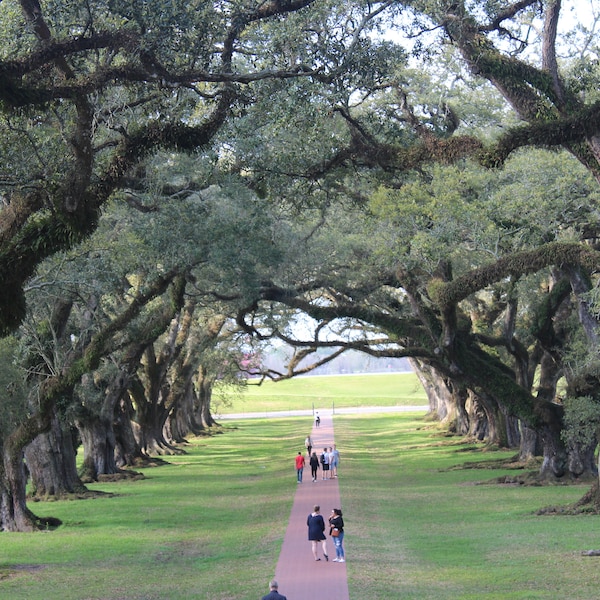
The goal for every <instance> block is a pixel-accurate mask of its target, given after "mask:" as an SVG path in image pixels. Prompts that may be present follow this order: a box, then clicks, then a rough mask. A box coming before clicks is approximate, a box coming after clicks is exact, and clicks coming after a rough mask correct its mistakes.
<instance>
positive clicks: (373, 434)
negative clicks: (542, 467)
mask: <svg viewBox="0 0 600 600" xmlns="http://www.w3.org/2000/svg"><path fill="white" fill-rule="evenodd" d="M373 385H374V386H375V385H376V384H375V383H373ZM311 424H312V419H311V418H310V417H285V418H271V419H265V418H260V419H247V420H243V419H241V420H236V421H224V428H223V433H222V434H219V435H213V436H211V437H199V438H195V439H191V440H190V443H189V445H188V446H187V454H185V455H182V456H176V457H170V458H169V464H167V465H165V466H162V467H154V468H147V469H144V470H143V472H144V474H145V475H146V479H144V480H139V481H122V482H120V483H103V484H95V485H93V486H90V487H93V488H94V489H97V490H102V491H105V492H108V493H112V494H114V496H112V497H109V496H106V497H102V498H97V499H93V500H74V501H61V502H52V503H35V504H33V505H32V509H33V510H34V512H36V513H37V514H39V515H52V516H56V517H59V518H60V519H62V520H63V523H64V524H63V525H62V526H61V527H60V528H58V529H57V530H55V531H49V532H40V533H35V534H17V533H6V532H4V533H1V534H0V598H7V599H11V600H12V599H15V600H16V599H19V600H21V599H23V600H42V599H44V600H55V599H56V600H59V599H61V600H92V599H93V600H109V599H110V600H116V599H119V600H141V599H144V600H158V599H162V600H165V599H167V600H188V599H192V598H198V599H205V600H256V599H257V598H260V597H261V596H262V595H263V594H264V593H266V582H267V581H268V579H269V578H270V577H271V576H272V574H273V572H274V569H275V566H276V563H277V559H278V556H279V551H280V547H281V542H282V539H283V535H284V533H285V527H286V522H287V519H288V517H289V514H290V509H291V504H292V502H293V497H294V493H295V491H296V487H297V484H296V482H295V473H294V469H293V457H294V455H295V454H296V451H297V449H298V448H299V447H302V444H303V439H304V436H305V435H306V429H307V427H309V426H310V425H311ZM334 426H335V437H336V443H337V445H338V447H339V448H340V451H341V456H342V463H341V465H340V478H339V485H340V493H341V498H342V507H343V509H344V518H345V520H346V539H345V546H346V552H347V558H348V562H347V565H346V566H347V570H348V581H349V590H350V598H351V599H352V600H379V599H381V600H384V599H385V600H389V599H390V598H393V599H396V598H397V599H406V600H411V599H417V598H418V599H420V600H422V599H441V600H446V599H448V600H449V599H453V600H457V599H459V600H460V599H475V598H477V599H481V598H484V599H498V600H500V599H502V600H504V599H548V600H550V599H552V600H554V599H557V598H569V599H570V600H584V599H585V600H589V599H590V598H595V597H597V596H598V592H597V590H598V589H599V587H600V572H599V570H598V569H597V568H596V567H597V561H598V560H600V559H599V558H594V557H588V556H583V555H582V551H584V550H589V549H597V548H600V539H599V536H598V530H599V529H600V519H599V518H598V517H595V516H578V517H572V516H571V517H567V516H561V517H550V516H543V517H542V516H536V514H535V511H536V510H537V509H538V508H541V507H544V506H548V505H565V504H568V503H571V502H573V501H575V500H577V499H578V498H580V497H581V496H582V495H583V494H584V493H585V491H587V486H586V485H580V486H549V487H516V486H500V485H496V484H493V483H490V482H491V480H492V478H494V477H496V476H498V475H500V474H504V473H507V472H508V471H507V470H504V469H498V468H490V469H483V468H478V469H473V468H470V469H464V468H461V466H462V465H464V464H465V463H467V462H470V461H483V462H484V463H485V462H489V464H490V465H495V461H496V460H497V459H499V458H504V457H509V456H510V455H511V453H509V452H494V451H491V450H488V449H486V448H485V447H483V446H482V445H478V444H469V443H466V442H465V441H464V440H461V439H459V438H451V437H446V436H444V435H443V433H442V432H441V431H440V430H439V428H438V427H437V426H436V425H435V424H433V423H431V422H429V421H428V420H427V419H425V418H424V415H423V414H422V413H388V414H372V415H344V416H335V418H334ZM307 552H309V548H308V547H307ZM306 576H307V577H310V573H307V574H306ZM282 592H283V593H285V590H284V589H282ZM289 600H327V599H325V598H323V599H317V598H315V599H298V598H289Z"/></svg>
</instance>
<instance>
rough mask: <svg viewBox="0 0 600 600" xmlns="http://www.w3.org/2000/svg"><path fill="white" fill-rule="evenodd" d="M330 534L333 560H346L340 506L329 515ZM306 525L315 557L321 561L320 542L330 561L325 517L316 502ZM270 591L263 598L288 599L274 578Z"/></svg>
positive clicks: (273, 599) (341, 561)
mask: <svg viewBox="0 0 600 600" xmlns="http://www.w3.org/2000/svg"><path fill="white" fill-rule="evenodd" d="M328 521H329V535H330V536H331V539H332V540H333V545H334V547H335V558H334V559H333V561H332V562H338V563H343V562H346V558H345V554H344V519H343V517H342V510H341V509H340V508H334V509H333V510H332V511H331V514H330V515H329V519H328ZM306 525H307V526H308V539H309V541H310V543H311V546H312V553H313V557H314V559H315V560H316V561H320V560H321V558H320V557H319V555H318V549H319V544H321V550H322V552H323V557H324V558H325V560H326V561H329V555H328V554H327V536H326V535H325V519H324V518H323V515H321V507H320V506H319V505H318V504H316V505H315V506H314V507H313V510H312V512H311V513H310V514H309V515H308V517H307V519H306ZM269 590H270V592H269V593H268V594H267V595H266V596H263V597H262V600H286V597H285V596H283V595H281V594H280V593H279V584H278V583H277V581H276V580H274V579H273V580H272V581H271V582H270V583H269Z"/></svg>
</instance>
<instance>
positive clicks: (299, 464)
mask: <svg viewBox="0 0 600 600" xmlns="http://www.w3.org/2000/svg"><path fill="white" fill-rule="evenodd" d="M304 462H305V461H304V454H302V452H298V455H297V456H296V476H297V477H298V483H302V473H303V472H304Z"/></svg>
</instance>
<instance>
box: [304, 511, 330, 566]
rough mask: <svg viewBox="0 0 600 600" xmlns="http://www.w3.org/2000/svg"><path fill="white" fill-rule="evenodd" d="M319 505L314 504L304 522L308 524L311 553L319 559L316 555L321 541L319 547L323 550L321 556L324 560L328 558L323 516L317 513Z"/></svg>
mask: <svg viewBox="0 0 600 600" xmlns="http://www.w3.org/2000/svg"><path fill="white" fill-rule="evenodd" d="M320 510H321V507H320V506H319V505H318V504H315V506H314V508H313V511H312V512H311V513H310V515H308V518H307V519H306V524H307V525H308V539H309V541H310V543H311V547H312V553H313V556H314V558H315V560H321V559H320V558H319V557H318V556H317V547H318V545H319V542H321V549H322V550H323V556H324V557H325V560H329V556H328V555H327V537H326V536H325V520H324V519H323V516H322V515H321V514H319V511H320Z"/></svg>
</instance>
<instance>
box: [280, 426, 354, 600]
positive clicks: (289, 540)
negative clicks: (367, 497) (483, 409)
mask: <svg viewBox="0 0 600 600" xmlns="http://www.w3.org/2000/svg"><path fill="white" fill-rule="evenodd" d="M311 438H312V441H313V445H314V448H313V451H315V452H316V453H317V456H318V455H319V454H320V453H321V452H322V451H323V448H324V447H325V446H327V447H328V448H329V446H333V443H334V437H333V420H332V417H331V416H328V415H323V414H321V426H320V427H314V426H313V429H312V433H311ZM343 458H344V457H343V449H342V461H343ZM343 469H344V467H343V462H342V465H341V468H340V475H341V476H342V477H343V473H344V471H343ZM318 473H319V475H318V480H317V482H316V483H313V482H312V479H311V475H310V466H308V465H307V467H305V469H304V477H303V479H304V481H303V483H302V484H296V495H295V497H294V504H293V506H292V514H291V515H290V520H289V523H288V526H287V530H286V532H285V537H284V539H283V544H282V546H281V554H280V555H279V561H278V562H277V567H276V569H275V579H277V581H278V582H279V593H280V594H283V595H284V596H286V597H287V599H288V600H349V595H348V581H347V577H346V563H335V562H331V561H332V559H333V558H335V549H334V546H333V540H332V539H331V538H330V537H329V536H327V553H328V554H329V562H326V561H325V560H324V559H323V557H322V552H321V545H320V544H319V551H318V555H319V556H320V557H321V560H320V561H318V562H316V561H315V559H314V558H313V555H312V551H311V544H310V542H309V541H308V528H307V526H306V517H307V516H308V515H309V513H310V512H312V508H313V506H314V505H315V504H319V505H320V506H321V514H322V515H323V518H324V519H325V525H326V526H327V519H328V517H329V514H330V513H331V509H332V508H343V506H342V504H341V502H340V492H339V487H338V480H337V479H329V480H326V481H323V480H322V479H321V477H322V471H321V469H319V472H318ZM350 529H351V527H350ZM325 533H326V534H328V533H329V529H328V528H327V527H326V528H325ZM347 539H348V538H347V537H346V538H345V539H344V551H346V558H348V553H347V544H346V542H347ZM350 560H352V559H351V558H350Z"/></svg>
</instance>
